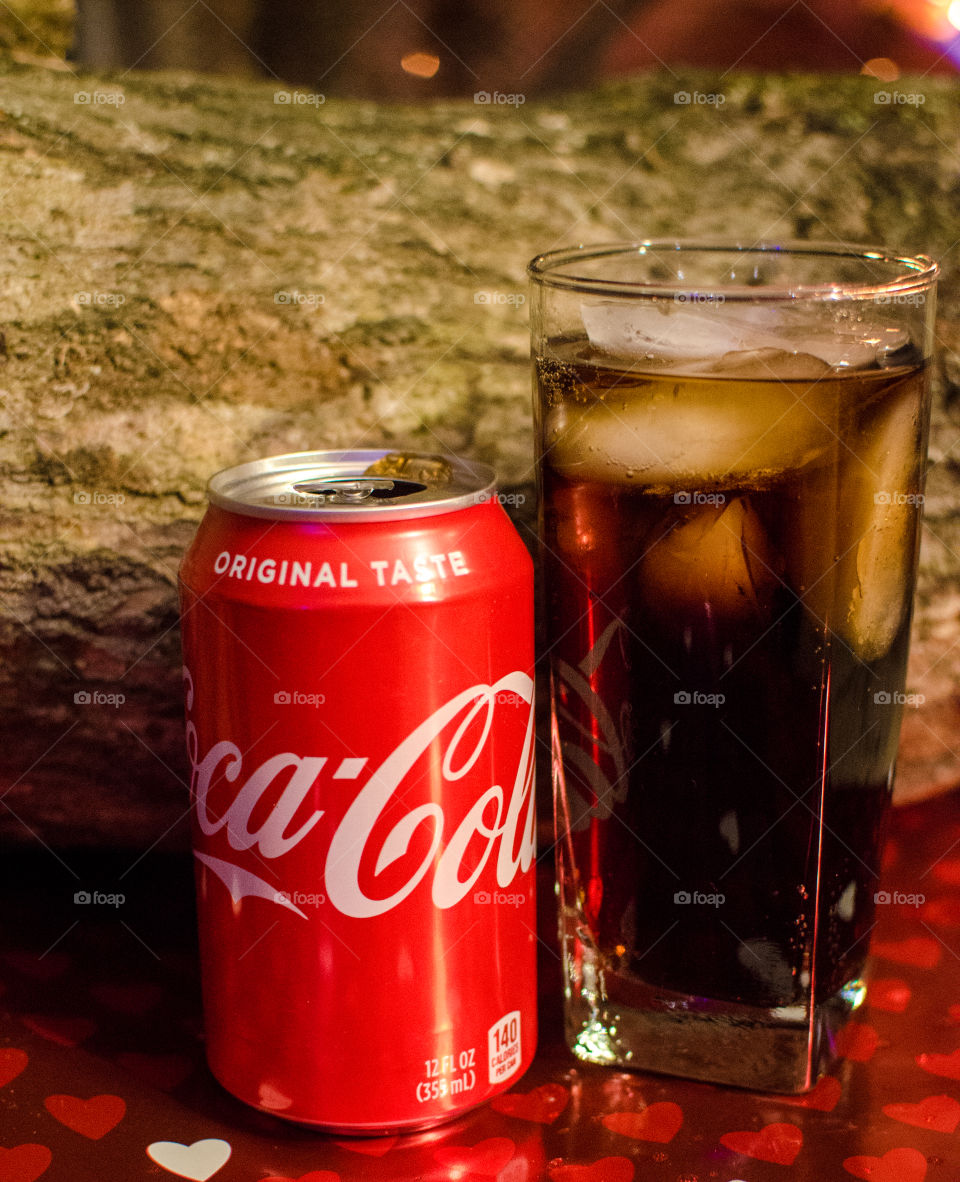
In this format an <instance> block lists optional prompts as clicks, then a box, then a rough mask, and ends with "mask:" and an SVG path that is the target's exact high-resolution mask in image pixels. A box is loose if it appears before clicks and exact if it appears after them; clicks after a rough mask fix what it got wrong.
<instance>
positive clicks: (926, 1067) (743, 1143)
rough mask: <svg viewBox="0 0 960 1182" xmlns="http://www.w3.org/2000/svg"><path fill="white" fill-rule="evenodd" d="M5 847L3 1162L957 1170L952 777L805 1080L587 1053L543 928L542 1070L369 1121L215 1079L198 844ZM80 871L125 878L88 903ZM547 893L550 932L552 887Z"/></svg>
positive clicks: (340, 1175)
mask: <svg viewBox="0 0 960 1182" xmlns="http://www.w3.org/2000/svg"><path fill="white" fill-rule="evenodd" d="M6 861H7V865H6V869H7V870H8V873H9V889H8V890H7V894H6V897H7V903H8V906H7V908H6V909H5V914H4V916H3V918H2V921H0V923H2V927H0V941H2V942H0V948H2V952H0V1182H33V1180H34V1179H37V1178H42V1179H43V1182H61V1180H62V1182H86V1180H88V1179H90V1180H96V1182H107V1180H111V1182H112V1180H119V1182H136V1180H139V1179H152V1180H154V1182H156V1180H158V1179H159V1180H160V1182H166V1180H168V1179H174V1178H192V1179H197V1180H202V1179H207V1178H213V1179H215V1180H216V1182H265V1180H266V1179H272V1180H273V1182H284V1180H294V1182H337V1179H340V1180H341V1182H349V1180H352V1179H399V1180H402V1179H409V1180H412V1179H424V1180H429V1179H458V1180H460V1182H481V1180H486V1182H489V1180H490V1179H499V1180H500V1182H528V1180H533V1179H538V1178H549V1179H551V1180H552V1182H630V1180H631V1179H638V1180H640V1182H647V1180H649V1182H733V1180H742V1182H767V1180H773V1179H782V1180H789V1179H804V1180H810V1182H833V1180H843V1179H849V1178H861V1179H868V1180H869V1182H922V1180H927V1182H958V1180H960V1132H958V1131H957V1130H958V1126H960V972H958V964H960V794H958V793H952V794H950V795H948V796H944V797H940V798H938V799H936V800H933V801H928V802H926V803H924V804H921V805H916V806H911V807H909V808H906V809H900V810H897V812H896V813H895V814H894V820H893V824H892V829H891V838H890V841H889V844H888V849H887V856H886V859H885V870H884V875H885V878H884V887H885V889H886V890H887V891H888V892H889V893H890V895H891V902H890V903H889V904H887V905H881V906H879V907H878V909H877V912H878V916H877V923H876V926H875V928H874V930H873V933H872V953H871V962H870V971H869V975H868V982H869V987H868V993H867V1001H866V1004H865V1006H864V1007H863V1009H862V1010H861V1011H860V1012H859V1013H858V1015H857V1016H856V1018H855V1020H854V1021H853V1022H852V1023H850V1024H849V1025H848V1026H847V1028H846V1029H845V1031H844V1033H843V1035H842V1040H841V1048H840V1049H841V1051H842V1059H841V1061H840V1063H839V1065H838V1067H837V1068H836V1069H835V1070H834V1072H833V1073H832V1074H831V1075H829V1076H827V1077H825V1078H824V1079H822V1080H821V1081H820V1083H819V1084H818V1086H817V1087H816V1089H815V1090H814V1091H812V1092H811V1093H809V1094H808V1095H806V1096H804V1097H801V1098H796V1099H785V1098H783V1097H778V1096H770V1095H763V1094H760V1093H750V1092H745V1091H738V1090H734V1089H726V1088H719V1087H712V1086H708V1085H704V1084H696V1083H691V1082H687V1081H683V1080H675V1079H670V1078H667V1077H659V1076H653V1075H645V1074H639V1073H626V1072H621V1071H615V1070H610V1069H605V1068H600V1067H593V1066H590V1065H587V1064H583V1063H580V1062H578V1061H577V1060H575V1059H574V1058H572V1057H571V1056H570V1055H569V1053H568V1052H567V1051H566V1049H565V1048H564V1046H563V1044H562V1040H561V1036H560V1015H559V1002H558V998H559V976H558V964H557V959H556V955H555V953H554V952H553V951H552V950H551V949H550V948H548V947H547V941H546V940H545V942H544V952H543V956H542V958H541V960H542V963H541V975H540V976H541V1003H542V1006H541V1008H542V1015H541V1017H542V1033H541V1045H540V1050H539V1053H538V1055H537V1058H536V1060H535V1062H534V1064H533V1066H532V1068H531V1069H530V1071H529V1072H528V1073H527V1075H526V1076H525V1077H524V1078H523V1079H522V1080H520V1081H519V1082H518V1083H517V1084H516V1086H515V1087H514V1088H513V1089H512V1090H511V1091H510V1092H508V1093H506V1094H504V1095H502V1096H500V1097H497V1098H496V1099H495V1100H493V1101H492V1102H491V1103H490V1104H488V1105H485V1106H483V1107H481V1108H480V1109H477V1110H476V1111H474V1112H472V1113H469V1114H468V1115H467V1116H465V1117H463V1118H461V1119H460V1120H458V1121H456V1122H454V1123H451V1124H447V1125H444V1126H442V1127H440V1128H437V1129H434V1130H432V1131H430V1132H428V1133H423V1134H418V1135H413V1136H406V1137H385V1138H377V1139H368V1140H350V1139H346V1138H342V1137H341V1138H332V1137H325V1136H321V1135H319V1134H316V1133H314V1132H311V1131H309V1130H307V1129H301V1128H298V1127H295V1126H290V1125H287V1124H284V1123H282V1122H279V1121H276V1120H275V1119H273V1118H272V1117H269V1116H266V1115H263V1114H260V1113H257V1112H255V1111H253V1110H251V1109H248V1108H246V1107H245V1106H243V1105H242V1104H240V1103H239V1102H237V1101H235V1100H234V1099H233V1098H232V1097H230V1096H229V1095H227V1094H226V1093H225V1092H224V1091H223V1090H222V1089H221V1088H220V1087H219V1086H218V1085H217V1084H216V1083H215V1082H214V1080H213V1079H212V1077H211V1076H210V1075H209V1073H208V1071H207V1069H206V1067H205V1065H204V1061H203V1044H202V1022H201V1016H200V1004H199V988H198V983H197V968H196V957H195V953H194V950H193V938H194V930H193V919H192V900H191V895H190V892H191V891H192V875H191V872H190V864H189V858H188V857H186V856H184V857H178V856H176V855H162V856H161V855H158V856H157V857H155V858H152V857H146V858H141V859H139V860H138V861H137V863H136V864H135V865H129V864H126V865H125V863H124V859H123V858H122V856H119V855H115V854H109V853H104V852H102V851H101V852H99V853H98V854H97V855H96V857H92V856H87V857H82V856H80V855H68V854H63V857H62V858H58V859H57V860H54V857H53V856H52V855H50V854H49V853H48V852H46V851H43V852H38V853H37V855H36V856H32V857H25V856H24V857H20V858H19V859H14V858H8V859H7V860H6ZM129 861H130V859H128V860H127V862H128V863H129ZM545 870H546V868H545ZM84 888H85V889H99V890H101V891H104V892H105V893H114V894H123V896H124V898H123V901H122V902H118V901H115V905H114V906H110V905H101V906H99V907H92V906H86V907H84V906H82V905H77V904H74V903H73V899H72V892H73V891H75V890H77V889H84ZM895 892H899V894H897V893H895ZM541 894H542V895H543V896H544V898H543V900H542V902H543V904H544V906H543V908H542V911H543V915H542V922H543V923H544V928H543V931H544V933H549V931H550V929H551V919H550V914H549V910H550V907H551V906H552V902H553V900H552V898H551V897H550V896H549V892H548V891H542V892H541ZM918 896H922V898H919V897H918ZM898 899H899V900H900V901H899V902H898V901H897V900H898ZM161 1142H169V1143H174V1144H172V1145H170V1144H168V1145H166V1146H161V1145H160V1144H159V1143H161Z"/></svg>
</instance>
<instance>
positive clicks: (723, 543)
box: [638, 497, 779, 621]
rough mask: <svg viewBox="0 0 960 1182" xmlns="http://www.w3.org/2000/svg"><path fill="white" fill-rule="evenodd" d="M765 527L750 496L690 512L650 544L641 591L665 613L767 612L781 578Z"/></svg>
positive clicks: (733, 615)
mask: <svg viewBox="0 0 960 1182" xmlns="http://www.w3.org/2000/svg"><path fill="white" fill-rule="evenodd" d="M775 562H776V560H775V558H774V556H773V553H772V551H771V548H770V542H769V539H768V538H767V534H766V531H765V530H764V528H763V524H762V522H761V521H760V518H759V517H758V515H757V513H756V511H755V510H754V509H753V507H752V506H751V504H750V499H749V497H736V498H735V499H734V500H732V501H730V502H729V503H727V504H720V505H705V506H702V507H697V508H695V509H693V510H691V511H689V512H687V513H685V514H684V515H683V516H682V518H681V519H680V520H679V522H678V523H677V524H676V525H675V526H674V527H673V528H672V529H671V530H670V531H669V532H668V533H667V534H666V535H665V536H664V537H662V538H661V539H660V540H659V541H658V542H656V543H655V544H654V545H653V546H651V547H650V549H649V550H647V552H646V554H645V555H644V557H643V560H642V562H641V563H640V568H639V576H638V578H639V586H640V593H641V595H642V596H643V598H644V599H645V600H646V602H647V603H648V605H650V606H651V607H653V608H654V609H655V610H656V609H657V608H660V609H662V612H663V615H664V617H665V618H672V619H680V620H685V621H689V619H690V618H691V617H693V618H696V617H697V616H701V617H703V616H707V617H709V618H710V619H711V620H713V619H716V618H718V617H719V618H721V619H724V620H738V619H749V618H751V617H754V616H758V615H763V614H764V613H765V612H766V611H767V609H768V607H769V604H770V600H771V597H772V594H773V592H774V590H775V589H776V587H777V585H778V584H779V578H778V572H777V570H776V568H775Z"/></svg>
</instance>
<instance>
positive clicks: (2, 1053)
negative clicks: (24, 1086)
mask: <svg viewBox="0 0 960 1182" xmlns="http://www.w3.org/2000/svg"><path fill="white" fill-rule="evenodd" d="M29 1061H30V1060H29V1057H28V1055H27V1052H26V1051H21V1050H20V1048H19V1047H0V1088H4V1087H6V1086H7V1084H8V1083H10V1082H11V1080H14V1079H16V1078H17V1076H18V1075H19V1074H20V1072H21V1071H23V1069H24V1067H26V1065H27V1063H29Z"/></svg>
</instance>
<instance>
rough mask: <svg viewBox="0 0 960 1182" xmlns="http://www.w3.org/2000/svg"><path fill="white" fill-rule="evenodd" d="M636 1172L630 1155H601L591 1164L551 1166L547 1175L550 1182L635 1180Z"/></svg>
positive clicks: (628, 1181)
mask: <svg viewBox="0 0 960 1182" xmlns="http://www.w3.org/2000/svg"><path fill="white" fill-rule="evenodd" d="M635 1172H636V1171H635V1170H634V1168H633V1162H632V1161H631V1160H630V1159H629V1158H628V1157H601V1158H600V1160H599V1161H595V1162H591V1163H590V1164H589V1165H580V1164H578V1163H576V1162H565V1163H564V1164H563V1165H559V1166H550V1167H548V1169H547V1177H548V1178H549V1179H550V1182H633V1176H634V1174H635Z"/></svg>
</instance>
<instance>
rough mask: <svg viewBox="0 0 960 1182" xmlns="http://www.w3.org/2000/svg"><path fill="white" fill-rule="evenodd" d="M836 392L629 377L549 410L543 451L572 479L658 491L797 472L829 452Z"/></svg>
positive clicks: (805, 386)
mask: <svg viewBox="0 0 960 1182" xmlns="http://www.w3.org/2000/svg"><path fill="white" fill-rule="evenodd" d="M779 356H780V355H777V357H779ZM774 360H775V359H774ZM774 360H772V359H770V358H768V359H767V363H768V364H771V363H774ZM840 393H841V383H840V382H838V381H835V380H821V381H819V382H816V383H814V384H813V385H811V384H809V383H807V382H795V383H787V382H785V381H784V382H780V383H774V382H771V383H770V384H769V385H768V386H765V387H764V388H763V389H762V390H759V391H758V389H757V387H756V385H755V384H753V385H748V384H743V383H739V382H736V381H731V380H724V379H723V378H720V379H718V380H716V381H713V380H710V379H708V378H705V377H701V378H691V379H688V380H684V381H680V380H678V381H676V382H673V381H670V380H665V379H664V377H662V376H661V377H659V378H657V379H655V380H650V381H647V380H639V381H632V383H631V385H630V386H629V387H628V386H627V385H626V384H624V386H622V387H614V388H612V389H610V390H608V391H607V392H606V393H605V394H604V396H603V398H602V399H596V400H594V401H592V402H589V403H588V404H586V405H571V404H569V403H567V404H563V405H559V406H555V407H552V408H551V409H550V410H549V411H548V413H547V416H546V420H545V450H546V452H547V454H548V462H549V463H550V464H551V466H552V467H554V468H555V469H557V470H559V471H560V472H561V473H562V474H563V475H564V476H566V477H568V478H570V479H584V480H595V481H602V482H604V483H627V484H630V483H634V484H637V485H644V486H646V487H648V488H652V489H656V490H657V491H661V492H666V491H670V490H674V489H699V488H705V487H712V486H718V487H732V486H734V485H736V484H738V483H741V484H742V483H743V482H744V481H745V480H748V479H750V480H755V479H760V478H764V477H769V476H772V475H775V474H776V473H778V472H782V471H784V470H786V469H795V468H799V467H802V466H803V465H805V464H807V463H809V462H811V461H813V460H814V459H816V457H817V456H818V455H821V454H822V453H824V452H825V451H826V450H827V449H829V448H830V447H831V446H833V445H834V444H835V442H836V434H835V430H836V420H837V415H838V413H839V411H838V408H839V398H840Z"/></svg>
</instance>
